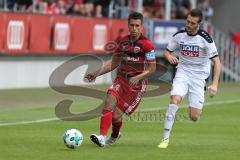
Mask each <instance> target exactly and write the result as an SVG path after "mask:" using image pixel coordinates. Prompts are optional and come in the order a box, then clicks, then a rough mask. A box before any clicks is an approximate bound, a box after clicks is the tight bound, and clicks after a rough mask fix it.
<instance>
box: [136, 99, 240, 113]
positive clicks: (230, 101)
mask: <svg viewBox="0 0 240 160" xmlns="http://www.w3.org/2000/svg"><path fill="white" fill-rule="evenodd" d="M239 102H240V99H234V100H227V101H226V100H225V101H215V102H206V103H204V105H203V107H206V106H213V105H224V104H232V103H239ZM181 108H188V105H187V104H182V105H181V106H180V108H179V109H181ZM163 109H167V106H166V107H158V108H148V109H141V110H140V112H147V111H157V110H163Z"/></svg>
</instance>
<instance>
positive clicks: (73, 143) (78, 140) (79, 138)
mask: <svg viewBox="0 0 240 160" xmlns="http://www.w3.org/2000/svg"><path fill="white" fill-rule="evenodd" d="M63 142H64V144H65V145H66V146H67V147H68V148H71V149H74V148H78V147H79V146H80V145H81V144H82V142H83V135H82V133H81V132H80V131H79V130H77V129H69V130H67V131H66V132H65V133H64V135H63Z"/></svg>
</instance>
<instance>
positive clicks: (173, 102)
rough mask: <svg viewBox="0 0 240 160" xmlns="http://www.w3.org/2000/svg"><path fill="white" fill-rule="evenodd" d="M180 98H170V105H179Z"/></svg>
mask: <svg viewBox="0 0 240 160" xmlns="http://www.w3.org/2000/svg"><path fill="white" fill-rule="evenodd" d="M181 100H182V98H181V97H180V96H171V102H170V103H171V104H175V105H179V104H180V103H181Z"/></svg>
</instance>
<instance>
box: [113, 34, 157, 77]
mask: <svg viewBox="0 0 240 160" xmlns="http://www.w3.org/2000/svg"><path fill="white" fill-rule="evenodd" d="M116 43H117V44H118V50H117V54H119V55H120V56H121V57H122V61H121V64H120V66H119V67H118V72H117V77H122V78H127V79H129V78H131V77H134V76H136V75H138V74H141V73H142V72H143V71H144V70H145V65H146V62H153V61H155V60H156V58H155V52H154V47H153V45H152V43H151V42H150V40H149V39H147V38H146V37H144V36H143V35H141V36H140V37H139V38H138V39H137V40H136V41H131V40H130V35H127V36H124V37H122V38H120V39H118V40H117V42H116Z"/></svg>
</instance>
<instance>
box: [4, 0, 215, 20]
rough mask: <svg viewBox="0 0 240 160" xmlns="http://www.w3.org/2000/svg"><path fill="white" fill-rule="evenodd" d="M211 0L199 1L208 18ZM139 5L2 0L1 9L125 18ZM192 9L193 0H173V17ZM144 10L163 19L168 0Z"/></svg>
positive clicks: (131, 1) (149, 0)
mask: <svg viewBox="0 0 240 160" xmlns="http://www.w3.org/2000/svg"><path fill="white" fill-rule="evenodd" d="M209 1H210V0H197V6H198V8H200V9H201V10H202V11H203V15H204V19H205V20H209V18H210V17H211V16H212V15H213V10H212V8H211V7H210V5H209ZM136 6H137V0H0V8H1V9H2V10H3V9H4V10H7V11H15V12H27V13H39V14H51V15H56V14H70V15H79V16H86V17H96V18H102V17H109V15H110V13H112V15H111V17H113V18H123V17H124V16H122V15H123V14H126V15H128V13H129V12H130V11H131V10H134V9H136ZM191 9H192V4H191V1H190V0H172V3H171V19H185V18H186V16H187V15H188V13H189V12H190V10H191ZM142 13H143V15H144V17H145V18H156V19H163V18H164V14H165V0H143V8H142Z"/></svg>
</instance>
